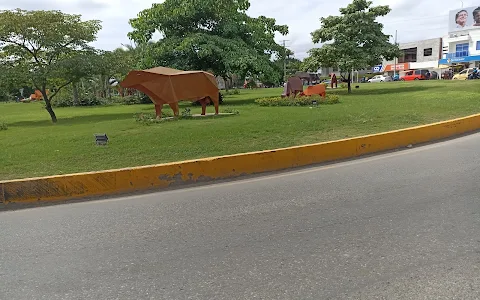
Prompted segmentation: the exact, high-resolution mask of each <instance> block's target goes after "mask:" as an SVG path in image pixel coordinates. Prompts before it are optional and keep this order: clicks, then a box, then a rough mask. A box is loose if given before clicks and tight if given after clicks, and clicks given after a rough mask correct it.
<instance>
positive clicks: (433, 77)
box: [430, 71, 440, 80]
mask: <svg viewBox="0 0 480 300" xmlns="http://www.w3.org/2000/svg"><path fill="white" fill-rule="evenodd" d="M437 79H440V77H439V75H438V73H437V72H435V71H432V72H430V80H437Z"/></svg>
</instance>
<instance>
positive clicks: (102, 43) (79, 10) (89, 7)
mask: <svg viewBox="0 0 480 300" xmlns="http://www.w3.org/2000/svg"><path fill="white" fill-rule="evenodd" d="M154 2H161V1H149V0H61V1H57V0H16V1H12V0H0V9H14V8H22V9H27V10H37V9H43V10H50V9H57V10H62V11H64V12H66V13H74V14H81V15H82V16H83V18H84V19H99V20H102V25H103V29H102V31H101V32H100V34H99V35H98V40H97V42H96V43H95V46H96V47H98V48H101V49H105V50H112V49H115V48H117V47H119V46H121V44H129V43H130V41H129V40H128V38H127V33H128V32H129V31H131V27H130V25H129V24H128V20H129V19H130V18H134V17H135V16H136V15H137V14H138V12H140V11H141V10H143V9H145V8H149V7H151V5H152V3H154ZM250 2H251V7H250V9H249V11H248V13H249V14H250V15H251V16H254V17H256V16H259V15H265V16H267V17H273V18H275V19H276V20H277V23H278V24H286V25H288V26H289V30H290V34H289V35H288V36H286V37H282V36H279V37H278V38H277V41H278V42H280V41H281V40H282V39H286V40H288V42H286V45H287V46H288V47H289V48H290V49H291V50H293V51H294V52H295V56H296V57H297V58H300V59H302V58H304V57H305V56H306V55H307V53H306V52H307V51H308V49H310V48H312V47H314V45H313V44H312V42H311V37H310V33H311V32H312V31H313V30H315V29H317V28H319V27H320V21H319V19H320V17H322V16H329V15H333V14H338V9H339V8H340V7H345V6H346V5H347V4H348V3H349V2H350V0H334V1H332V0H295V1H291V0H277V1H268V0H250ZM373 2H374V4H381V5H385V4H389V5H390V7H391V8H392V12H391V13H390V14H389V15H388V16H387V17H386V18H384V20H382V21H383V23H384V24H385V29H384V32H385V33H386V34H391V35H392V36H393V35H394V34H395V30H396V29H397V30H398V41H399V42H412V41H416V40H421V39H427V38H436V37H441V36H443V35H445V34H446V33H447V30H448V24H447V21H448V11H449V10H453V9H457V8H460V7H461V6H462V1H460V0H458V1H457V0H374V1H373ZM463 2H464V6H465V7H469V6H477V5H478V6H480V0H477V1H474V0H472V1H470V0H464V1H463ZM392 40H393V39H392Z"/></svg>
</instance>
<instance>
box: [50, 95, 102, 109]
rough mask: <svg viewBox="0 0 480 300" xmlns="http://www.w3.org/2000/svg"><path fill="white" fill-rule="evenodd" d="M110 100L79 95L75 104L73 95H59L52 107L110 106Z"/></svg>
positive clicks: (54, 99) (53, 101)
mask: <svg viewBox="0 0 480 300" xmlns="http://www.w3.org/2000/svg"><path fill="white" fill-rule="evenodd" d="M110 103H111V101H109V100H108V99H104V98H100V97H97V96H96V95H93V94H83V95H82V94H81V95H78V102H77V103H75V101H74V100H73V97H72V96H71V95H68V94H67V95H57V97H55V98H53V100H52V106H54V107H71V106H98V105H106V104H110Z"/></svg>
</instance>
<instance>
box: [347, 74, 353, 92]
mask: <svg viewBox="0 0 480 300" xmlns="http://www.w3.org/2000/svg"><path fill="white" fill-rule="evenodd" d="M351 76H352V73H348V79H347V80H348V93H349V94H350V93H351V92H352V80H351Z"/></svg>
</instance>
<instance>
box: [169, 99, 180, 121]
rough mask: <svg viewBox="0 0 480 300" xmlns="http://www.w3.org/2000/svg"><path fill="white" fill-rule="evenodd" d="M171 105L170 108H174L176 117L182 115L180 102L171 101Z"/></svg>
mask: <svg viewBox="0 0 480 300" xmlns="http://www.w3.org/2000/svg"><path fill="white" fill-rule="evenodd" d="M168 105H169V106H170V108H171V109H172V110H173V115H174V116H175V117H178V116H179V115H180V112H179V111H180V108H179V107H178V102H175V103H169V104H168Z"/></svg>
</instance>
